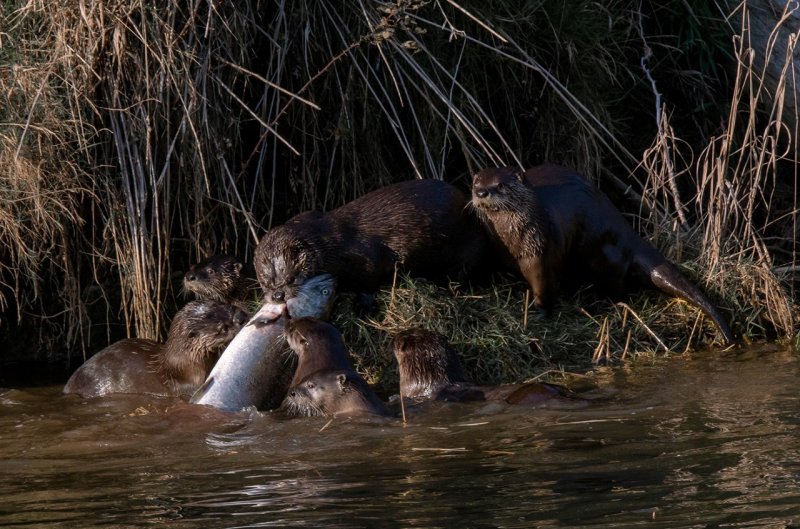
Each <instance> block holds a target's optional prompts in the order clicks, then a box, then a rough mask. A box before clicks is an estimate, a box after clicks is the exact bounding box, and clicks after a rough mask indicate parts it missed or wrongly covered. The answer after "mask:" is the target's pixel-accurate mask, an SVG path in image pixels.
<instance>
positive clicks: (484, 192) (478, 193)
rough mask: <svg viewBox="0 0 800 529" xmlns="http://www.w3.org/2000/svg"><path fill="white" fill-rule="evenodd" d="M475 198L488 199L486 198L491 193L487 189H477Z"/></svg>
mask: <svg viewBox="0 0 800 529" xmlns="http://www.w3.org/2000/svg"><path fill="white" fill-rule="evenodd" d="M475 196H476V197H478V198H486V197H488V196H489V191H487V190H486V189H483V188H481V189H476V190H475Z"/></svg>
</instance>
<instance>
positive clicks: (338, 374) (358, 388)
mask: <svg viewBox="0 0 800 529" xmlns="http://www.w3.org/2000/svg"><path fill="white" fill-rule="evenodd" d="M281 409H282V410H283V411H284V412H285V413H286V414H287V415H290V416H305V417H313V416H319V415H324V416H327V417H335V416H352V415H378V416H386V415H388V414H389V413H388V411H387V410H386V407H385V406H384V405H383V403H382V402H381V400H380V399H379V398H378V396H377V395H375V393H374V392H373V391H372V389H371V388H370V387H369V385H368V384H367V383H366V381H365V380H364V379H363V378H361V376H360V375H359V374H358V373H356V372H355V371H351V370H339V371H317V372H316V373H313V374H311V375H309V376H307V377H306V378H304V379H303V380H302V381H301V382H300V383H299V384H297V385H296V386H294V387H292V388H291V389H290V390H289V394H288V395H287V396H286V398H285V399H284V401H283V404H282V405H281Z"/></svg>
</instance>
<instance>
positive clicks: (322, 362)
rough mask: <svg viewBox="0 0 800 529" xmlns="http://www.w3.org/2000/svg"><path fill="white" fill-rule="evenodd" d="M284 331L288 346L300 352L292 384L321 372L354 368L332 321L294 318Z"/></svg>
mask: <svg viewBox="0 0 800 529" xmlns="http://www.w3.org/2000/svg"><path fill="white" fill-rule="evenodd" d="M285 334H286V341H287V342H288V343H289V347H291V349H292V351H294V353H295V354H296V355H297V368H296V369H295V372H294V377H293V378H292V382H291V383H290V384H289V386H290V387H293V386H296V385H297V384H299V383H300V381H302V380H303V379H304V378H306V377H308V376H309V375H312V374H314V373H316V372H318V371H342V370H349V371H354V370H353V366H352V364H350V360H348V358H347V349H346V348H345V345H344V341H343V340H342V335H341V334H340V333H339V331H338V330H337V329H336V327H334V326H333V325H331V324H330V323H327V322H324V321H322V320H320V319H317V318H297V319H291V320H289V321H288V323H287V324H286V331H285Z"/></svg>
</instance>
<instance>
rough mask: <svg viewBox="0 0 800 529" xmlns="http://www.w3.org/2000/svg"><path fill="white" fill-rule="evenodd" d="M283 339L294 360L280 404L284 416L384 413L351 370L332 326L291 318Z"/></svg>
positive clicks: (361, 380)
mask: <svg viewBox="0 0 800 529" xmlns="http://www.w3.org/2000/svg"><path fill="white" fill-rule="evenodd" d="M286 341H287V342H288V343H289V347H291V348H292V351H294V352H295V354H296V355H297V360H298V361H297V368H296V369H295V373H294V378H293V379H292V383H291V386H290V389H289V394H288V395H287V397H286V398H285V399H284V401H283V404H281V409H282V410H283V411H285V412H286V413H287V414H288V415H290V416H294V415H304V416H312V415H328V416H335V415H359V414H372V415H388V411H387V410H386V408H385V407H384V406H383V403H382V402H381V401H380V399H379V398H378V397H377V395H375V393H374V392H373V391H372V389H371V388H370V387H369V385H368V384H367V383H366V381H365V380H364V379H363V378H361V376H360V375H359V374H358V373H356V371H355V370H354V369H353V366H352V364H351V363H350V361H349V360H348V358H347V349H346V348H345V345H344V341H343V340H342V335H341V334H340V333H339V330H338V329H336V327H334V326H333V325H331V324H330V323H327V322H324V321H322V320H319V319H317V318H299V319H296V320H291V321H289V323H287V324H286Z"/></svg>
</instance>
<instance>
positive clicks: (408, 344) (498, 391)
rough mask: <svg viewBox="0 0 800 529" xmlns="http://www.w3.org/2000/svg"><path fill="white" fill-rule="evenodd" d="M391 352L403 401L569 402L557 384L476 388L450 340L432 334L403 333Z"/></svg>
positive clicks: (397, 336)
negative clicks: (396, 367) (398, 376)
mask: <svg viewBox="0 0 800 529" xmlns="http://www.w3.org/2000/svg"><path fill="white" fill-rule="evenodd" d="M392 349H393V352H394V356H395V358H396V359H397V365H398V367H399V371H400V395H401V396H402V397H404V398H411V399H417V400H422V399H436V400H446V401H484V400H487V401H489V400H491V401H505V402H507V403H509V404H518V405H529V406H530V405H538V404H543V403H546V402H549V401H553V400H561V401H567V400H568V399H566V396H567V392H566V390H565V389H564V388H561V387H559V386H556V385H554V384H546V383H539V382H528V383H524V384H504V385H500V386H477V385H475V384H473V383H472V382H471V381H470V380H469V378H468V377H467V375H466V372H465V370H464V367H463V365H462V364H461V360H460V359H459V358H458V354H457V353H456V352H455V350H454V349H453V348H452V346H451V345H450V344H449V343H448V341H447V339H446V338H445V337H444V336H442V335H441V334H439V333H436V332H433V331H428V330H425V329H421V328H418V327H414V328H411V329H407V330H404V331H401V332H399V333H397V334H396V335H395V337H394V338H393V339H392Z"/></svg>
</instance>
